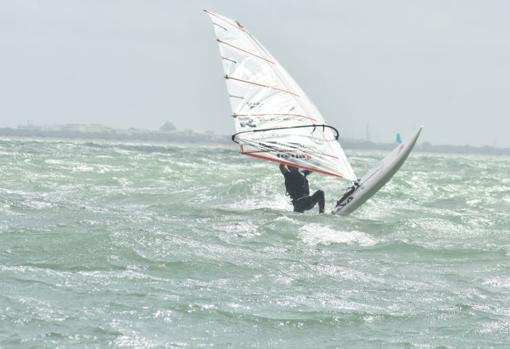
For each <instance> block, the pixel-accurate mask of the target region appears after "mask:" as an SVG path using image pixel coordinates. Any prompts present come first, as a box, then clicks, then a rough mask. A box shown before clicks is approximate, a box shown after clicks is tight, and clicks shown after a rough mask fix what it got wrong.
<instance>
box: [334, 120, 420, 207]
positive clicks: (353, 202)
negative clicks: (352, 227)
mask: <svg viewBox="0 0 510 349" xmlns="http://www.w3.org/2000/svg"><path fill="white" fill-rule="evenodd" d="M421 131H422V127H420V129H419V130H418V131H417V132H416V134H415V135H414V137H413V138H412V139H411V140H410V141H409V142H407V143H403V144H399V145H398V146H397V147H396V148H395V149H394V150H393V151H392V152H391V153H390V154H388V155H387V156H386V157H385V158H384V159H383V160H381V161H380V162H379V163H378V164H377V166H376V167H374V168H373V169H371V170H370V171H368V172H367V174H365V175H364V176H363V177H361V178H360V179H359V180H358V181H356V182H355V183H354V185H353V186H352V187H351V188H350V189H348V190H347V191H346V193H345V194H344V195H343V196H342V198H341V199H340V200H338V202H337V205H336V207H335V209H334V210H333V211H332V214H338V215H344V216H345V215H348V214H350V213H352V212H353V211H355V210H356V209H357V208H358V207H360V206H361V205H362V204H363V203H365V202H366V201H367V200H368V199H370V198H371V197H372V196H374V195H375V193H377V192H378V191H379V190H380V189H381V188H382V187H383V186H384V185H385V184H386V183H387V182H388V181H389V180H390V179H391V178H392V177H393V176H394V175H395V173H397V171H398V170H399V169H400V167H401V166H402V165H403V164H404V162H405V161H406V159H407V157H408V156H409V154H410V153H411V151H412V150H413V148H414V145H415V144H416V141H417V140H418V138H419V137H420V133H421Z"/></svg>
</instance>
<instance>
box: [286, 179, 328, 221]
mask: <svg viewBox="0 0 510 349" xmlns="http://www.w3.org/2000/svg"><path fill="white" fill-rule="evenodd" d="M309 174H310V171H304V172H303V174H301V173H300V172H299V171H288V172H285V173H284V174H283V176H284V177H285V189H287V193H288V194H289V196H290V198H291V199H292V205H293V206H294V212H301V213H302V212H305V211H308V210H311V209H312V208H313V207H314V206H315V204H317V203H319V212H320V213H324V205H325V201H324V192H323V191H322V190H317V191H316V192H315V193H314V194H313V195H312V196H310V188H309V187H308V180H307V179H306V176H308V175H309Z"/></svg>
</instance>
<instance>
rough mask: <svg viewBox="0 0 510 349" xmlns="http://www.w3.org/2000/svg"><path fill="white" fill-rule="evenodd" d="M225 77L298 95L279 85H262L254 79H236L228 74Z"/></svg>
mask: <svg viewBox="0 0 510 349" xmlns="http://www.w3.org/2000/svg"><path fill="white" fill-rule="evenodd" d="M225 79H227V80H235V81H239V82H243V83H246V84H251V85H255V86H260V87H267V88H270V89H272V90H277V91H281V92H285V93H289V94H291V95H294V96H297V97H299V95H298V94H296V93H294V92H292V91H288V90H285V89H283V88H279V87H275V86H270V85H264V84H261V83H258V82H254V81H249V80H243V79H238V78H234V77H231V76H228V75H225Z"/></svg>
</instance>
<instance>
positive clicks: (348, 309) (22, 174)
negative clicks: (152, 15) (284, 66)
mask: <svg viewBox="0 0 510 349" xmlns="http://www.w3.org/2000/svg"><path fill="white" fill-rule="evenodd" d="M348 153H349V155H350V157H351V159H352V163H353V166H354V168H355V169H356V170H357V172H358V174H359V175H361V174H362V173H363V172H364V171H365V170H367V169H368V168H369V167H371V166H372V165H373V164H374V163H375V162H376V160H377V159H379V158H381V157H382V156H383V155H384V154H383V153H380V152H366V151H363V152H361V151H349V152H348ZM509 173H510V158H508V157H483V156H464V155H432V154H423V153H415V154H413V155H412V156H411V158H410V159H409V160H408V163H407V164H406V165H405V167H404V168H403V169H402V171H401V172H400V173H399V174H398V175H397V176H396V177H395V178H394V179H393V180H392V181H391V182H390V183H389V184H388V185H387V186H386V187H385V188H384V189H383V190H382V191H381V192H380V193H379V194H378V195H377V196H376V197H375V199H373V200H371V201H369V202H368V203H367V204H366V205H365V206H364V207H363V208H362V209H360V210H359V211H357V212H356V213H355V214H353V215H352V216H351V217H336V216H331V215H324V216H319V215H316V214H315V212H314V213H308V214H305V215H300V214H295V213H292V212H290V206H289V204H288V203H287V198H286V197H285V195H284V188H283V180H282V176H281V174H279V171H278V168H277V167H276V166H275V165H271V164H268V163H265V162H262V161H257V160H252V159H249V158H245V157H241V156H240V155H239V154H238V152H237V149H236V148H235V146H197V145H129V144H123V145H122V144H120V145H119V144H105V143H100V142H96V143H79V142H65V141H28V140H24V141H22V140H0V348H54V347H60V348H91V347H98V348H103V347H119V348H120V347H127V348H196V347H205V348H208V347H216V348H267V347H273V348H337V347H338V348H508V347H510V297H509V296H510V260H509V253H510V216H509V210H510V179H509V177H508V175H509ZM310 179H311V187H312V189H317V188H322V189H324V190H325V192H326V195H327V198H328V206H329V207H327V208H329V209H331V208H332V204H333V202H334V200H335V199H336V197H337V196H339V195H340V193H341V192H342V190H343V188H344V186H345V185H346V184H345V183H342V182H339V181H337V180H335V179H333V178H327V177H324V176H319V175H312V176H311V178H310Z"/></svg>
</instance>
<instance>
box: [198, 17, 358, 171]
mask: <svg viewBox="0 0 510 349" xmlns="http://www.w3.org/2000/svg"><path fill="white" fill-rule="evenodd" d="M205 12H206V13H207V14H208V15H209V17H210V19H211V21H212V23H213V26H214V31H215V33H216V37H217V39H216V41H217V42H218V46H219V48H220V54H221V59H222V63H223V70H224V73H225V81H226V84H227V90H228V93H229V99H230V106H231V108H232V116H233V118H234V123H235V129H236V133H235V134H234V135H233V136H232V140H233V141H234V142H236V143H238V144H239V145H240V147H241V152H242V153H243V154H245V155H249V156H253V157H256V158H260V159H265V160H269V161H275V162H279V163H283V164H287V165H292V166H296V167H299V168H303V169H308V170H311V171H314V172H319V173H323V174H326V175H331V176H336V177H340V178H345V179H349V180H356V175H355V174H354V171H353V170H352V167H351V165H350V164H349V161H348V160H347V157H346V155H345V153H344V151H343V149H342V147H341V146H340V143H338V137H339V133H338V131H337V130H336V129H335V128H334V127H332V126H330V125H327V124H326V122H325V121H324V118H323V117H322V115H321V114H320V112H319V110H318V109H317V108H316V107H315V105H314V104H313V103H312V102H311V101H310V99H309V98H308V97H307V96H306V94H305V93H304V91H303V90H302V89H301V88H300V87H299V86H298V84H297V83H296V82H295V81H294V79H292V77H291V76H290V75H289V74H288V73H287V72H286V71H285V69H284V68H283V67H282V66H281V65H280V64H279V63H278V61H277V60H276V59H275V58H274V57H273V56H272V55H271V54H270V53H269V51H268V50H267V49H266V48H265V47H264V46H262V44H261V43H260V42H259V41H258V40H257V39H256V38H255V37H254V36H253V35H251V34H250V33H249V32H248V31H247V30H246V28H244V27H243V26H242V25H241V24H240V23H239V22H237V21H235V20H232V19H230V18H227V17H224V16H222V15H219V14H217V13H213V12H210V11H207V10H206V11H205Z"/></svg>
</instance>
